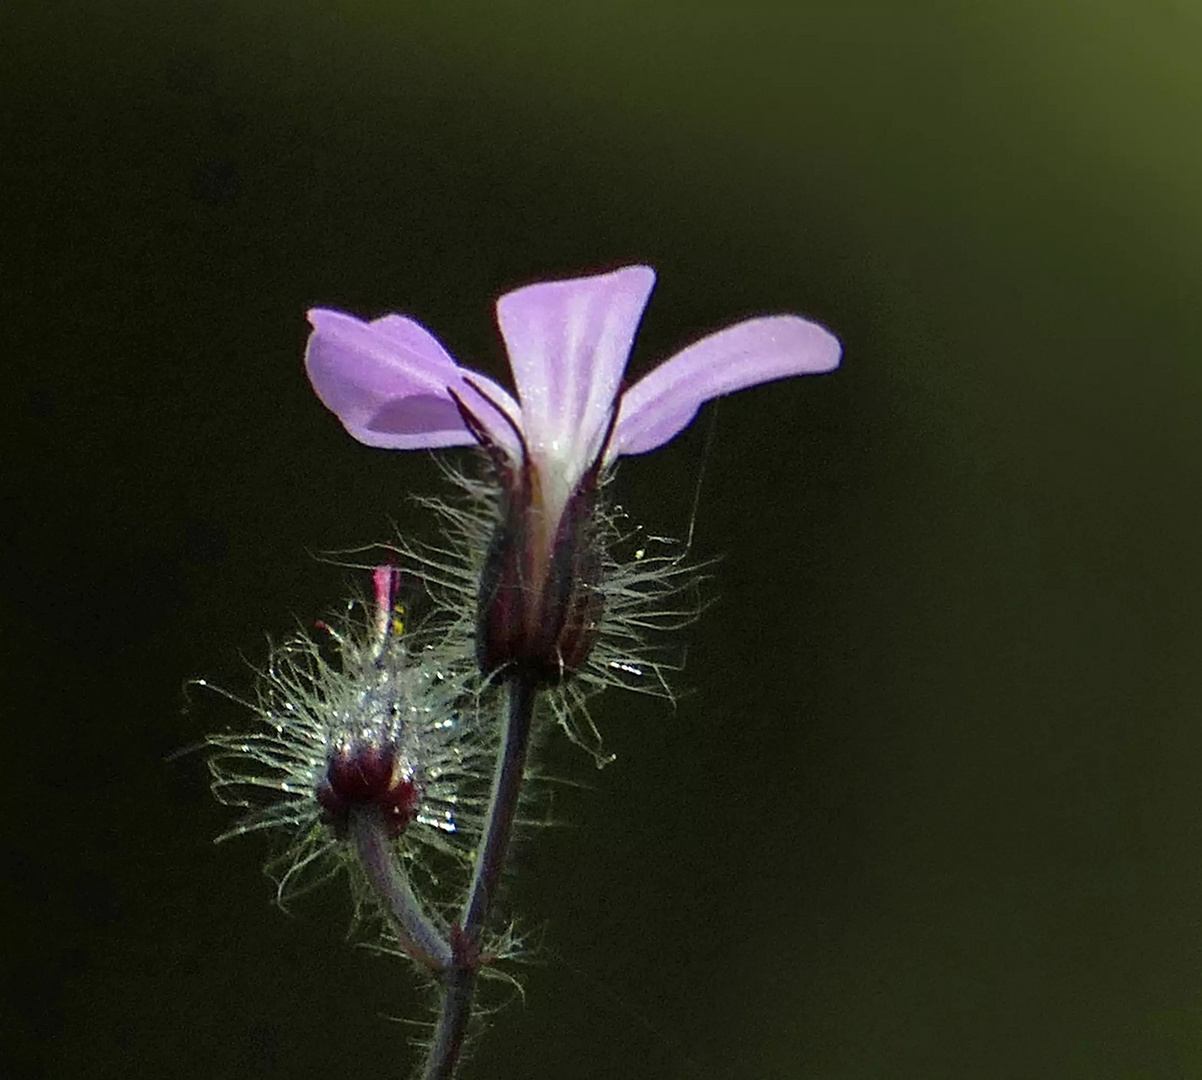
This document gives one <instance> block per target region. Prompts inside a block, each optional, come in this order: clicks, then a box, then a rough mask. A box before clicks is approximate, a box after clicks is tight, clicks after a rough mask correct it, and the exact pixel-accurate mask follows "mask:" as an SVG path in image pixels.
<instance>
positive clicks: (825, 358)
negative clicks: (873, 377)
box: [610, 315, 841, 457]
mask: <svg viewBox="0 0 1202 1080" xmlns="http://www.w3.org/2000/svg"><path fill="white" fill-rule="evenodd" d="M840 352H841V348H840V345H839V341H838V339H837V338H835V336H834V335H833V334H831V333H829V332H828V331H827V330H824V329H823V328H822V327H821V326H819V325H818V324H817V323H812V322H807V321H806V320H805V319H801V318H798V317H797V316H796V315H771V316H767V317H765V318H760V319H748V320H747V321H746V322H741V323H737V324H736V325H735V326H730V327H727V328H726V329H725V330H719V331H718V332H717V333H715V334H710V336H709V337H705V338H702V339H701V340H700V341H698V342H695V343H694V344H692V345H690V346H689V347H688V348H687V349H684V350H683V351H681V352H678V353H677V354H676V355H675V356H673V357H672V358H671V359H670V360H665V361H664V362H663V363H662V364H660V365H659V367H657V368H656V369H655V370H654V371H651V372H650V373H648V374H647V375H646V376H644V377H643V378H642V379H640V380H639V381H638V382H637V383H636V384H635V385H634V386H632V387H631V388H630V390H628V391H627V392H626V394H625V395H624V396H623V398H622V408H621V411H620V412H619V414H618V425H617V428H616V430H615V431H614V437H613V442H612V444H611V448H610V457H617V456H618V455H620V454H643V453H646V452H647V451H648V450H654V449H655V448H656V447H657V446H663V444H664V443H666V442H668V441H669V440H670V439H673V438H675V437H676V436H677V435H679V434H680V432H681V431H683V430H684V429H685V428H686V427H688V425H689V423H690V422H691V421H692V419H693V417H694V416H696V415H697V410H698V409H700V408H701V406H702V405H704V404H705V402H707V401H709V400H711V399H712V398H716V397H721V396H722V395H723V394H729V393H732V392H733V391H735V390H743V389H746V388H747V387H749V386H757V385H759V384H760V383H766V382H771V381H772V380H774V379H784V378H787V377H788V376H790V375H814V374H817V373H819V372H823V371H831V370H832V369H833V368H836V367H838V366H839V354H840Z"/></svg>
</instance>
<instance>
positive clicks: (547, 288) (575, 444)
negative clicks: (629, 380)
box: [497, 266, 655, 474]
mask: <svg viewBox="0 0 1202 1080" xmlns="http://www.w3.org/2000/svg"><path fill="white" fill-rule="evenodd" d="M654 284H655V271H653V270H652V269H651V268H650V267H647V266H628V267H626V268H625V269H622V270H616V271H614V272H613V273H611V274H601V275H598V276H596V277H586V278H575V279H572V280H569V281H550V282H546V283H544V284H540V285H530V286H527V287H526V288H524V289H518V290H516V291H514V292H511V293H507V294H506V295H504V296H502V297H501V299H500V300H498V301H497V321H498V322H499V324H500V327H501V335H502V336H503V337H504V338H505V346H506V348H507V349H508V351H509V363H510V366H511V367H512V369H513V377H514V382H515V383H516V384H517V389H518V397H519V398H520V400H521V404H522V430H523V433H524V435H525V438H526V443H527V445H528V446H529V447H530V449H531V452H532V453H534V454H535V455H536V456H546V457H551V458H554V459H556V460H557V461H558V462H560V464H561V466H562V467H563V469H564V471H565V473H567V474H570V473H572V472H574V471H581V472H582V471H583V470H584V469H587V468H588V466H589V465H591V464H592V462H593V461H594V460H595V459H596V457H597V455H598V454H599V453H600V452H601V446H600V442H601V439H602V438H603V437H604V434H605V430H606V428H607V427H608V424H609V419H610V414H611V413H612V411H613V403H614V398H615V397H616V395H617V393H618V388H619V387H620V385H621V382H622V374H623V372H624V371H625V370H626V361H627V360H628V359H629V357H630V348H631V345H632V343H633V341H634V334H635V330H636V329H637V328H638V324H639V320H640V319H641V318H642V315H643V308H645V307H646V306H647V298H648V297H649V296H650V295H651V289H652V287H653V286H654Z"/></svg>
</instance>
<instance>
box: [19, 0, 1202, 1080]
mask: <svg viewBox="0 0 1202 1080" xmlns="http://www.w3.org/2000/svg"><path fill="white" fill-rule="evenodd" d="M0 40H2V41H3V61H2V66H0V313H2V315H3V323H2V334H3V337H2V339H0V340H2V348H3V352H4V357H5V368H4V375H5V379H4V386H5V390H4V394H3V401H4V406H5V413H6V418H5V420H4V424H3V428H2V430H0V452H2V455H3V458H2V460H3V466H4V468H3V478H2V480H0V512H2V514H3V525H2V533H0V536H2V544H3V548H2V551H3V564H2V567H3V576H2V581H3V595H4V606H3V612H4V615H3V619H4V622H3V628H4V631H5V648H4V660H3V668H4V681H3V685H4V688H5V694H4V705H3V719H2V723H3V725H4V726H3V732H4V736H5V740H4V746H5V756H4V761H5V764H4V769H3V775H4V777H5V780H4V783H3V791H4V794H5V796H6V798H5V806H6V810H5V821H6V823H7V825H8V829H7V830H6V836H7V840H6V854H5V859H4V866H3V873H2V874H0V880H2V881H3V889H4V890H5V891H6V892H8V893H9V894H10V902H9V905H8V907H7V911H8V912H10V913H11V914H9V915H8V916H6V920H7V925H6V927H5V936H6V942H7V943H6V945H5V947H4V959H3V970H4V972H5V977H6V979H7V983H8V985H7V991H8V993H7V1000H6V1001H5V1002H4V1005H3V1008H2V1010H0V1018H2V1022H3V1030H2V1031H0V1056H3V1055H9V1054H12V1055H14V1057H15V1061H14V1062H13V1064H12V1065H11V1067H10V1068H9V1069H8V1070H6V1071H5V1075H11V1076H18V1077H27V1076H28V1077H55V1078H58V1077H62V1078H66V1077H71V1078H79V1077H87V1078H91V1077H106V1078H107V1077H128V1076H133V1075H136V1076H147V1077H174V1076H180V1077H206V1078H209V1077H215V1078H243V1077H248V1076H281V1077H283V1076H288V1077H294V1078H310V1077H312V1078H328V1077H333V1076H372V1077H377V1076H379V1077H387V1076H396V1077H402V1076H404V1075H405V1072H406V1069H407V1066H408V1063H409V1061H410V1057H409V1054H408V1051H407V1050H406V1047H405V1045H404V1039H405V1037H406V1029H405V1028H403V1027H402V1026H399V1025H395V1024H391V1023H389V1022H388V1021H386V1020H384V1019H382V1015H383V1014H389V1015H394V1016H406V1015H411V1014H412V1012H413V1002H412V999H411V996H410V985H411V984H410V981H409V978H408V973H407V972H406V971H404V970H403V969H401V968H400V967H399V966H395V965H390V964H388V963H385V962H383V961H380V960H375V959H372V958H371V957H368V956H365V955H363V954H361V953H358V952H356V951H355V950H353V949H351V948H350V947H348V946H347V945H346V944H345V943H344V942H343V941H342V940H341V936H342V933H343V930H344V927H345V912H344V910H343V906H342V898H341V896H340V895H339V894H338V893H337V891H332V892H330V893H329V894H328V895H327V896H326V897H325V898H315V900H314V902H312V903H309V904H302V905H301V906H300V907H299V909H298V911H297V913H296V917H293V918H289V917H287V916H285V915H283V914H281V913H280V912H279V911H278V910H277V909H275V908H273V907H272V906H271V905H270V886H269V884H268V882H267V881H266V880H265V879H264V878H263V877H262V876H261V875H260V872H259V869H258V867H259V864H260V863H261V861H262V859H263V857H264V855H265V854H266V848H265V845H264V844H263V843H262V842H260V841H256V840H253V839H252V840H245V841H241V842H237V843H233V844H230V845H227V846H223V847H220V848H214V847H213V846H212V845H211V844H210V842H209V841H210V838H211V837H212V836H213V835H214V834H215V833H216V832H217V831H219V829H220V828H221V827H222V826H223V824H225V823H226V822H228V820H229V817H228V814H227V813H225V812H223V811H222V810H221V809H220V808H218V807H216V806H215V805H212V804H211V800H210V799H209V796H208V794H207V791H206V787H205V784H206V781H205V778H204V775H203V768H202V763H201V761H200V760H199V759H197V758H185V759H184V760H181V761H176V762H174V763H169V764H168V763H165V762H164V757H165V756H166V755H167V754H168V753H169V752H170V751H172V750H173V749H176V748H178V747H180V746H182V745H186V744H188V743H190V742H193V741H195V740H196V739H198V738H199V737H200V736H202V735H203V734H204V733H205V732H206V731H207V730H210V729H212V728H214V727H217V726H222V725H225V724H228V723H232V722H235V721H236V719H237V718H236V717H235V716H233V715H231V713H230V711H229V710H227V709H223V708H222V707H220V705H219V703H217V702H215V701H212V700H208V699H204V698H201V699H198V700H194V701H193V704H192V706H191V707H190V708H187V709H185V707H184V705H185V695H184V691H183V689H182V687H183V684H184V682H185V680H186V679H187V678H188V677H189V676H195V675H207V676H209V677H211V678H213V679H214V680H216V681H218V682H221V683H223V684H225V685H227V686H233V687H236V688H245V687H246V686H247V684H248V682H249V668H248V667H247V666H246V665H245V664H244V662H243V660H242V659H241V658H242V657H245V658H246V659H247V660H249V661H252V662H254V663H260V662H261V661H262V659H263V658H264V656H265V653H266V642H265V640H264V636H263V635H264V632H270V633H271V634H273V635H274V636H276V637H279V636H283V635H286V634H287V633H288V632H289V630H290V629H291V628H292V627H293V626H294V625H295V620H296V619H307V618H310V617H312V616H314V615H319V614H322V613H324V612H327V611H328V610H330V609H331V608H334V607H336V606H337V605H338V603H339V601H340V599H341V597H342V595H343V593H344V589H345V585H346V581H345V575H344V573H343V572H342V571H340V570H337V569H334V568H331V567H329V566H325V565H323V564H321V563H319V562H317V561H315V560H314V559H313V558H311V556H310V555H309V554H308V552H310V551H314V550H323V549H329V548H333V547H341V546H347V545H350V544H356V543H361V542H366V541H372V540H379V539H383V538H386V537H387V536H388V535H389V533H390V530H391V527H392V526H391V522H393V521H395V522H397V523H398V524H399V526H400V527H401V528H402V529H404V530H407V531H411V532H419V533H420V532H422V531H423V530H426V529H427V520H426V518H425V517H423V516H422V515H420V514H419V513H418V512H417V511H415V510H414V509H412V508H411V507H410V505H409V503H408V502H407V495H408V494H409V493H410V492H413V491H418V492H428V491H431V490H433V489H434V488H435V487H436V486H437V484H438V479H437V476H436V473H435V470H434V469H433V467H432V466H431V464H430V462H429V461H428V460H426V459H425V458H423V457H422V456H421V455H402V454H388V453H385V452H381V451H370V450H367V449H366V448H363V447H360V446H358V445H357V444H355V443H353V442H352V441H351V440H350V439H349V437H347V436H346V435H345V434H344V433H343V432H342V430H341V429H340V427H339V426H338V424H337V423H336V422H335V421H334V420H333V418H332V417H331V416H330V415H329V414H327V413H326V412H325V410H324V409H323V408H322V407H321V406H320V405H319V404H318V403H317V401H316V400H315V399H314V398H313V397H312V395H311V393H310V391H309V389H308V387H307V384H306V382H305V379H304V377H303V375H302V371H301V367H300V357H301V351H302V348H303V344H304V340H305V333H306V326H305V323H304V319H303V312H304V310H305V308H306V307H307V306H309V305H311V304H314V303H325V304H332V305H342V306H345V307H349V308H351V309H353V310H356V311H359V312H362V313H377V312H380V311H384V310H389V309H401V310H404V311H407V312H410V313H413V314H415V315H417V316H418V317H420V318H421V319H422V320H423V321H424V322H426V323H427V324H428V325H429V326H431V327H433V328H435V329H436V331H437V332H438V334H439V335H440V336H441V337H442V338H443V340H444V341H446V342H447V343H448V345H449V347H450V348H451V349H452V350H453V351H454V352H455V353H456V354H457V355H458V356H460V357H461V358H463V359H465V360H468V361H470V362H472V363H475V364H478V365H480V366H482V367H485V368H487V369H488V370H490V371H491V372H493V373H494V374H498V375H500V374H501V372H502V371H503V360H502V354H501V352H500V347H499V342H498V341H497V339H496V337H495V333H494V330H493V327H492V314H491V304H492V300H493V299H494V297H495V296H496V295H497V294H498V293H499V292H501V291H503V290H504V289H506V288H509V287H512V286H513V285H516V284H519V283H523V282H527V281H531V280H537V279H540V278H548V277H555V276H560V275H570V274H574V273H579V272H583V271H587V270H591V269H596V268H603V267H609V266H614V265H620V264H622V263H625V262H630V261H636V260H644V261H647V262H650V263H652V264H653V265H655V266H656V268H657V269H658V271H659V273H660V285H659V287H658V289H657V291H656V293H655V296H654V298H653V300H652V304H651V307H650V310H649V314H648V316H647V320H646V323H645V326H644V330H643V333H642V335H641V338H640V342H639V346H638V349H637V351H636V354H635V359H634V367H635V369H643V368H645V367H646V366H647V365H648V364H650V363H652V362H654V361H655V360H656V359H657V358H659V357H662V356H664V355H666V354H667V353H669V352H670V351H672V350H673V349H675V348H677V347H679V346H680V345H682V344H684V343H686V342H687V341H689V340H691V339H692V338H694V337H696V336H698V335H699V334H700V333H702V332H703V331H705V330H708V329H711V328H715V327H718V326H721V325H724V324H727V323H729V322H732V321H734V320H736V319H738V318H741V317H744V316H747V315H750V314H757V313H763V312H773V311H798V312H801V313H804V314H808V315H811V316H813V317H815V318H818V319H820V320H821V321H823V322H824V323H826V324H827V325H829V326H830V327H831V328H833V329H834V330H835V331H836V332H837V333H838V334H839V335H840V337H841V338H842V340H843V342H844V345H845V348H846V356H845V363H844V366H843V368H842V369H841V370H840V371H839V373H838V374H836V375H834V376H832V377H827V378H823V379H814V380H796V381H794V382H791V383H788V384H783V385H779V386H773V387H770V388H765V389H760V390H756V391H752V392H748V393H745V394H743V395H740V396H738V397H736V398H732V399H730V400H729V401H727V402H724V403H723V404H722V405H721V406H720V407H718V408H717V409H716V410H711V412H713V413H716V415H715V416H714V421H715V427H714V429H713V432H714V441H713V445H712V449H711V450H710V451H709V453H708V454H707V453H706V438H707V430H708V423H703V424H700V425H698V426H697V427H696V428H695V429H694V430H691V431H690V432H689V433H688V434H687V435H686V436H685V437H683V438H682V439H680V440H679V441H678V442H677V443H676V444H673V446H672V447H671V448H670V449H667V450H665V451H662V452H660V453H657V454H656V455H654V456H653V457H649V458H646V459H641V460H633V461H631V462H629V463H628V464H627V466H626V467H624V468H623V469H622V471H621V476H620V479H619V485H620V487H619V491H620V496H621V498H622V501H623V502H624V503H625V504H626V505H627V506H628V507H629V508H630V509H631V511H632V512H633V513H634V514H635V515H636V516H637V517H638V518H640V519H642V520H643V521H645V522H646V523H647V524H648V525H649V526H651V527H652V528H654V529H656V530H659V531H665V532H681V531H682V530H683V529H684V528H685V527H686V525H687V522H688V516H689V508H690V503H691V498H692V492H693V489H694V486H695V482H696V477H697V474H698V472H699V470H700V469H701V468H702V466H703V465H704V468H705V473H706V475H705V481H704V487H703V490H702V493H701V502H700V510H699V516H698V520H697V547H698V550H699V552H700V553H701V554H706V555H713V554H723V555H725V561H724V563H723V565H722V566H721V568H720V571H719V575H718V583H717V592H718V593H719V595H720V598H721V599H720V603H719V604H718V605H717V606H716V607H714V608H713V609H712V610H711V611H709V612H708V613H707V614H706V616H705V618H704V620H703V622H702V623H701V624H700V625H699V626H697V627H696V628H695V629H694V630H693V631H692V632H691V633H690V635H689V640H690V643H691V654H690V665H689V670H688V672H687V673H686V676H685V678H684V683H685V685H686V686H688V687H691V688H692V690H693V693H692V695H691V696H689V697H687V698H685V699H684V700H683V701H682V703H681V705H680V707H679V708H678V710H677V711H676V712H675V713H672V712H670V711H667V710H666V709H664V708H663V707H662V706H661V705H660V704H659V703H657V702H654V701H646V700H641V699H630V698H623V697H621V696H620V695H619V696H615V695H611V696H610V697H608V698H605V699H602V701H601V702H600V703H599V705H598V709H597V714H598V719H599V721H600V723H601V725H602V727H603V728H604V731H605V734H606V736H607V739H608V741H609V744H610V746H611V748H612V749H614V750H615V751H616V752H617V753H618V755H619V757H618V761H617V763H616V764H615V765H614V766H613V767H612V768H610V769H608V770H605V771H603V772H601V773H596V772H594V771H593V769H592V766H591V764H590V763H589V761H588V760H587V759H586V758H585V757H584V756H583V755H581V754H579V753H576V752H573V751H571V750H570V748H565V747H564V745H563V744H562V740H560V741H557V742H556V743H555V744H554V745H553V746H552V748H551V750H550V758H551V763H550V767H553V768H554V769H555V770H556V771H558V772H560V773H561V774H564V775H568V776H570V777H572V778H574V779H577V780H580V781H582V782H584V783H586V784H588V785H589V786H590V787H591V790H584V791H579V792H573V791H566V792H564V793H563V794H564V798H563V805H562V807H561V809H562V811H563V816H565V817H567V818H568V819H569V820H570V821H572V822H573V823H574V824H573V825H572V827H570V828H567V829H564V830H560V831H555V832H551V833H546V834H543V835H541V836H539V837H538V838H537V839H536V840H535V841H534V842H533V843H531V844H529V845H528V846H527V847H526V848H525V849H524V850H523V852H522V853H521V854H520V857H519V860H518V869H519V874H518V877H517V885H516V889H515V893H514V896H513V900H514V903H515V906H516V907H517V909H518V910H520V911H521V912H523V913H524V914H525V915H526V916H528V917H529V918H530V919H531V920H534V921H540V920H546V921H547V923H548V931H547V941H548V945H547V948H546V950H545V954H544V961H543V963H542V964H541V965H539V966H536V967H533V968H531V969H530V971H529V973H528V988H529V991H528V996H527V1000H526V1004H525V1006H524V1007H523V1006H521V1005H518V1006H515V1007H513V1008H511V1009H509V1010H508V1011H507V1012H505V1013H504V1014H503V1015H502V1016H500V1017H499V1018H498V1020H497V1022H496V1026H495V1029H494V1032H493V1034H492V1035H491V1036H490V1037H489V1039H488V1040H487V1041H486V1043H485V1044H484V1045H483V1047H482V1051H481V1058H480V1059H479V1061H478V1062H477V1065H476V1067H475V1068H474V1070H473V1071H472V1072H470V1073H469V1074H466V1075H468V1076H477V1077H484V1076H488V1077H495V1078H505V1077H523V1078H525V1077H572V1078H575V1077H580V1078H602V1077H615V1078H621V1077H633V1078H641V1077H669V1078H673V1080H675V1078H682V1080H683V1078H701V1077H704V1078H706V1080H709V1078H712V1077H732V1078H749V1080H751V1078H754V1080H761V1078H775V1077H779V1078H782V1080H792V1078H795V1077H796V1078H800V1077H805V1078H811V1077H812V1078H822V1080H853V1078H867V1077H872V1078H878V1077H914V1078H923V1080H936V1078H948V1080H953V1078H954V1080H961V1078H973V1080H985V1078H994V1077H996V1078H1007V1080H1008V1078H1028V1077H1030V1078H1043V1077H1048V1078H1072V1077H1082V1078H1095V1077H1103V1078H1110V1077H1123V1078H1132V1080H1135V1078H1140V1080H1144V1078H1156V1080H1162V1078H1164V1080H1168V1078H1174V1077H1185V1078H1189V1077H1196V1076H1202V785H1200V784H1199V782H1198V777H1199V775H1202V709H1200V708H1199V706H1200V704H1202V676H1200V674H1199V657H1200V652H1202V630H1200V629H1199V620H1198V611H1199V602H1200V600H1202V584H1200V582H1199V577H1198V573H1197V553H1198V550H1199V541H1200V539H1202V518H1200V514H1199V506H1198V479H1197V478H1198V473H1199V468H1200V466H1202V429H1200V426H1199V407H1200V405H1202V369H1200V364H1199V350H1200V348H1202V307H1200V305H1199V301H1198V297H1199V293H1200V289H1199V286H1200V285H1202V264H1200V259H1199V239H1200V237H1202V145H1200V134H1199V132H1200V126H1199V121H1200V119H1202V64H1200V63H1199V56H1202V11H1200V10H1199V9H1198V8H1197V7H1196V6H1195V5H1192V4H1188V3H1184V2H1180V3H1171V2H1168V0H1162V2H1152V0H1143V2H1137V0H1126V2H1115V0H1112V2H1109V3H1107V2H1094V3H1088V4H1087V3H1074V4H1049V3H1043V2H1040V3H1036V2H1032V0H1028V2H1025V3H1006V4H1001V3H997V4H967V3H959V4H956V3H947V2H942V3H941V2H934V0H921V2H912V3H906V2H892V3H885V2H878V3H871V2H856V0H852V2H848V0H837V2H836V0H829V2H826V3H796V4H783V3H765V2H759V3H757V2H754V0H744V2H741V3H734V2H730V3H723V4H703V3H680V4H669V3H662V2H656V0H638V2H628V3H617V2H603V3H593V4H576V3H563V2H550V0H544V2H542V3H533V2H526V3H514V4H504V3H497V2H495V0H492V2H483V0H472V2H468V0H457V2H451V0H446V2H442V3H414V2H404V0H393V2H384V0H373V2H370V3H369V2H345V3H335V2H324V3H318V2H299V0H287V2H286V0H210V2H202V0H195V2H184V0H143V2H141V3H132V2H129V0H121V2H111V3H94V4H83V3H72V2H66V0H59V2H54V0H41V2H39V3H32V2H23V0H15V2H14V0H6V2H5V3H4V6H3V9H2V11H0Z"/></svg>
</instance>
